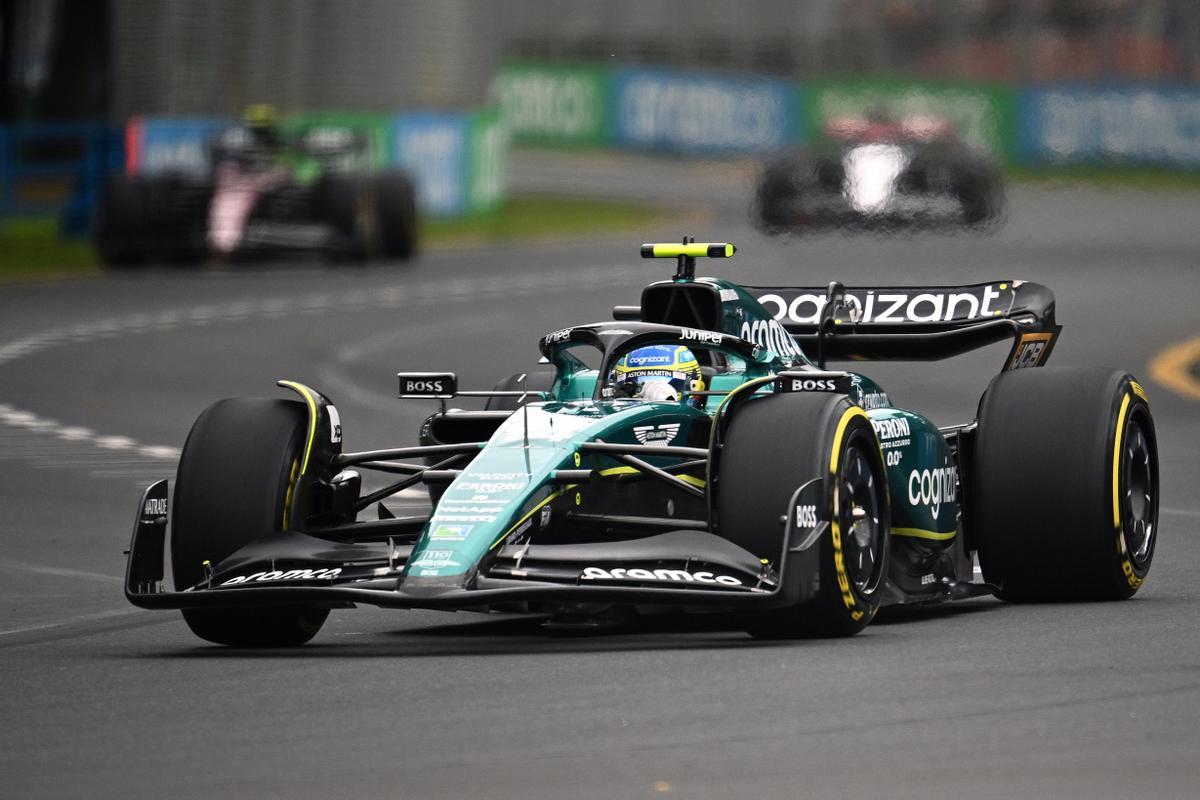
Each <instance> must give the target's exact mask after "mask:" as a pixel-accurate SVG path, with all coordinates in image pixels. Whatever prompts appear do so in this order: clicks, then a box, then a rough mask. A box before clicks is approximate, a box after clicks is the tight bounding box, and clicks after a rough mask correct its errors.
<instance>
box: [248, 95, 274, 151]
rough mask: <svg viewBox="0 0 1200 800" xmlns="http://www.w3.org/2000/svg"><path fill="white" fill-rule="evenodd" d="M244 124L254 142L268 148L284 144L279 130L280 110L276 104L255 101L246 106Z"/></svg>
mask: <svg viewBox="0 0 1200 800" xmlns="http://www.w3.org/2000/svg"><path fill="white" fill-rule="evenodd" d="M242 124H243V125H244V126H245V128H246V131H247V132H248V133H249V135H250V137H251V139H252V140H253V142H254V144H256V145H258V146H260V147H266V148H268V149H273V148H277V147H279V146H280V145H281V144H282V141H283V140H282V136H281V134H280V131H279V112H278V111H276V109H275V106H272V105H269V104H267V103H255V104H254V105H250V106H246V108H245V110H244V111H243V112H242Z"/></svg>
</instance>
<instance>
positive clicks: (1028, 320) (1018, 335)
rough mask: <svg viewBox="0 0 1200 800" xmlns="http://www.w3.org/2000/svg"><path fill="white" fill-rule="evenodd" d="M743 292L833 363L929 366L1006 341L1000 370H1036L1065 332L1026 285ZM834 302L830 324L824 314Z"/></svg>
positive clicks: (1045, 298)
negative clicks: (903, 362)
mask: <svg viewBox="0 0 1200 800" xmlns="http://www.w3.org/2000/svg"><path fill="white" fill-rule="evenodd" d="M744 288H745V290H746V291H747V292H748V293H749V294H750V295H751V296H753V297H754V299H756V300H757V301H758V302H759V303H760V304H761V305H762V306H763V307H764V308H766V309H767V311H768V312H770V313H771V315H772V316H773V317H774V318H775V319H776V320H777V321H778V322H779V323H780V324H781V325H783V327H784V329H786V330H787V332H788V333H790V334H791V335H792V338H794V339H795V340H796V342H797V343H799V344H800V346H801V347H802V348H804V350H805V352H806V353H809V354H811V353H814V352H821V353H823V355H824V357H825V358H832V359H850V360H888V359H894V360H907V361H929V360H936V359H941V358H949V357H951V356H956V355H960V354H962V353H966V352H969V351H971V350H975V349H977V348H980V347H984V346H986V345H989V344H993V343H996V342H1001V341H1005V340H1007V339H1011V340H1012V342H1013V345H1012V348H1011V349H1010V350H1009V353H1008V356H1007V358H1006V360H1005V364H1004V369H1006V370H1009V369H1018V368H1021V367H1037V366H1041V365H1043V364H1045V363H1046V360H1047V359H1048V358H1049V357H1050V351H1051V350H1052V349H1053V347H1054V342H1055V340H1056V339H1057V337H1058V333H1059V331H1061V330H1062V326H1061V325H1058V324H1057V323H1056V322H1055V319H1054V293H1053V292H1051V291H1050V290H1049V289H1048V288H1046V287H1045V286H1042V285H1040V284H1037V283H1029V282H1026V281H994V282H991V283H977V284H971V285H968V286H924V287H914V286H883V287H852V288H846V289H844V290H842V289H841V287H840V286H839V287H837V289H838V291H832V290H833V289H834V287H833V286H831V287H830V289H825V288H817V287H812V288H808V287H767V286H746V287H744ZM841 291H844V294H841ZM831 294H833V295H834V297H833V303H834V309H833V314H832V317H830V316H829V314H828V313H825V314H823V312H825V306H826V305H827V304H828V303H829V302H830V300H829V298H830V295H831ZM839 295H840V296H839ZM823 318H824V319H825V320H826V327H825V334H824V336H821V335H820V334H821V321H822V319H823ZM830 321H831V322H832V324H829V323H830ZM819 340H820V341H819Z"/></svg>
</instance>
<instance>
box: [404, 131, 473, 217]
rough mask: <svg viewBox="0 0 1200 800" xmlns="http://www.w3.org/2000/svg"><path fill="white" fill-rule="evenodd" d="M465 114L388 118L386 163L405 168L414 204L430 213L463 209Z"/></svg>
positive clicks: (450, 212) (448, 212) (465, 161)
mask: <svg viewBox="0 0 1200 800" xmlns="http://www.w3.org/2000/svg"><path fill="white" fill-rule="evenodd" d="M467 125H468V118H467V115H466V114H461V113H454V112H445V113H427V114H401V115H399V116H397V117H396V118H395V119H394V120H393V121H392V130H391V147H390V149H391V154H390V159H389V160H390V163H392V164H396V165H398V166H402V167H404V168H405V169H407V170H409V171H410V172H411V173H412V175H413V179H414V180H415V182H416V188H417V206H418V207H419V208H420V209H421V210H422V211H425V212H428V213H430V214H445V215H455V214H461V213H463V212H465V211H466V210H467V138H468V136H467V134H468V129H467Z"/></svg>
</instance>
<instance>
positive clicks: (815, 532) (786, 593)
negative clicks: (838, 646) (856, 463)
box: [125, 479, 829, 610]
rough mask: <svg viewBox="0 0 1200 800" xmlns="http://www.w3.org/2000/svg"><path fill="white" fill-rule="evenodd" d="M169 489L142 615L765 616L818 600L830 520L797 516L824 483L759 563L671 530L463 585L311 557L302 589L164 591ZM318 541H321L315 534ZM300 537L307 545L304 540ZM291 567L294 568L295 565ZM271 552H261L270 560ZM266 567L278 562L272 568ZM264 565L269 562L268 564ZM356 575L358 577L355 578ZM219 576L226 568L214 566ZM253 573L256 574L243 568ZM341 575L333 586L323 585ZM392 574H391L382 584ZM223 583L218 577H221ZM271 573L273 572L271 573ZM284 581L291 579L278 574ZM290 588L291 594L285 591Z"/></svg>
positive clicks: (517, 563) (786, 514)
mask: <svg viewBox="0 0 1200 800" xmlns="http://www.w3.org/2000/svg"><path fill="white" fill-rule="evenodd" d="M167 496H168V487H167V481H165V480H162V481H159V482H157V483H155V484H153V485H152V486H150V487H149V488H148V489H146V491H145V493H144V494H143V496H142V501H141V505H140V506H139V510H138V515H137V519H136V522H135V524H134V529H133V536H132V540H131V542H130V546H129V551H128V562H127V568H126V576H125V596H126V598H127V599H128V600H129V602H131V603H132V604H134V605H135V606H139V607H141V608H151V609H153V608H175V609H184V608H214V607H237V606H249V605H297V604H303V605H319V606H326V607H351V606H353V605H355V604H357V603H366V604H369V605H375V606H380V607H385V608H430V609H467V608H474V609H479V608H486V607H489V606H493V605H500V604H509V603H521V602H526V603H613V604H630V605H647V606H648V605H657V606H666V607H674V608H707V609H722V608H725V609H731V610H732V609H767V608H776V607H782V606H789V605H794V604H796V603H799V602H803V601H805V600H807V599H810V598H811V597H813V596H814V595H815V594H816V591H817V580H818V573H819V553H820V547H819V542H820V540H821V538H822V537H823V536H824V535H825V533H826V531H827V530H828V527H829V521H828V520H826V519H820V518H819V517H820V515H819V514H818V518H817V519H815V520H813V519H811V518H805V519H804V520H803V523H804V524H799V523H800V520H801V518H802V517H805V515H800V514H796V513H792V512H793V510H794V509H795V508H797V506H805V507H810V508H811V507H815V508H817V509H820V508H822V507H823V506H824V503H823V502H821V500H822V498H823V497H824V485H823V481H822V480H821V479H816V480H813V481H810V482H809V483H806V484H805V485H803V486H802V487H800V488H799V489H797V490H796V492H795V493H794V494H793V496H792V501H791V503H790V505H789V507H788V508H787V509H780V512H781V513H780V517H781V522H780V554H779V558H778V560H776V561H769V560H768V561H769V563H766V564H764V563H762V561H761V560H760V559H758V558H756V557H755V556H753V555H752V554H750V553H749V552H747V551H745V550H744V549H742V548H741V547H739V546H737V545H736V544H734V543H732V542H730V541H728V540H727V539H723V538H721V537H719V536H717V535H716V534H713V533H710V532H708V531H702V530H677V531H668V532H666V533H663V534H659V535H656V536H650V537H646V538H642V539H634V540H631V541H621V542H602V543H596V544H587V545H553V544H539V545H532V544H526V545H507V546H505V547H503V548H501V549H500V550H499V551H498V552H497V553H496V554H495V557H494V558H493V559H491V560H490V562H489V563H488V564H487V565H486V567H483V568H481V569H477V570H476V571H474V573H473V574H470V575H469V576H468V577H467V579H466V580H465V581H464V583H463V584H461V585H457V586H454V585H447V584H444V583H442V584H437V583H429V582H425V581H423V580H422V579H420V578H416V577H408V578H405V577H403V575H402V568H403V562H404V560H405V559H406V558H407V554H408V553H410V552H411V550H412V548H411V547H404V548H396V547H393V546H389V548H388V553H387V555H386V557H385V560H384V562H383V565H382V566H373V565H371V564H363V563H360V562H355V561H349V562H344V564H342V565H341V566H339V565H338V564H337V563H336V562H331V561H329V560H328V555H327V554H328V551H329V549H330V548H329V546H328V544H329V543H328V542H324V541H323V540H320V539H315V540H314V541H316V542H318V543H320V544H322V545H324V547H323V549H324V551H325V554H324V555H325V558H324V559H323V560H318V558H317V553H316V552H314V553H313V558H312V559H311V561H309V562H307V563H305V566H307V567H310V568H309V569H297V570H292V572H294V573H301V574H303V576H304V577H303V578H300V579H298V580H297V581H294V582H290V583H289V582H288V581H287V580H286V579H285V580H283V581H279V582H277V583H271V584H269V585H261V583H259V582H255V581H250V580H245V581H240V582H237V583H235V584H233V585H228V583H226V585H221V583H220V582H216V581H211V580H210V581H209V582H208V583H207V584H204V583H202V584H200V585H197V586H194V587H188V588H185V589H183V590H182V591H166V590H165V589H164V587H163V576H164V568H163V561H164V559H163V557H164V544H165V541H166V532H167V513H166V509H167ZM312 535H313V536H319V533H317V534H312ZM288 536H291V534H288V533H284V534H276V536H275V537H272V536H271V535H269V534H268V535H265V536H264V537H263V538H262V539H260V540H259V542H258V543H252V544H251V545H248V546H247V548H243V551H238V553H237V554H233V555H232V556H230V558H231V559H233V558H234V557H235V556H239V554H240V557H241V561H242V562H243V563H252V561H251V560H250V559H251V557H248V556H247V555H246V553H245V552H244V551H246V550H250V551H252V552H253V551H254V548H255V547H256V546H257V547H258V549H259V550H262V549H263V548H264V547H268V548H269V546H270V545H271V544H272V542H277V541H279V539H278V537H288ZM300 536H308V534H301V535H300ZM289 555H293V557H292V558H291V559H290V561H289V565H293V564H295V563H297V562H296V559H295V558H294V554H289ZM264 556H265V553H254V555H253V558H263V557H264ZM266 561H267V563H272V564H273V563H274V559H273V558H267V559H266ZM223 563H224V562H223ZM259 563H263V562H262V561H260V562H259ZM356 567H357V569H356ZM218 569H220V565H218ZM246 569H249V567H246ZM330 573H333V574H334V575H335V576H336V577H331V578H327V577H325V576H326V575H329V574H330ZM380 573H384V574H380ZM214 574H216V573H214ZM271 574H274V573H271ZM282 574H283V575H286V574H287V573H282ZM284 584H287V585H284Z"/></svg>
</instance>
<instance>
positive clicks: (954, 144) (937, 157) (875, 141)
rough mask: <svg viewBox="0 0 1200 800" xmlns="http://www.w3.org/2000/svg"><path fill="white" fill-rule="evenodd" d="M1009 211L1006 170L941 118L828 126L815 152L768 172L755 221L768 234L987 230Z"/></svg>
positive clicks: (791, 157)
mask: <svg viewBox="0 0 1200 800" xmlns="http://www.w3.org/2000/svg"><path fill="white" fill-rule="evenodd" d="M1003 211H1004V185H1003V179H1002V177H1001V174H1000V169H999V167H998V166H997V165H996V163H995V162H994V161H993V160H992V159H991V158H990V157H989V156H988V155H987V154H985V153H983V152H982V151H980V150H978V149H977V148H973V147H971V146H970V145H969V144H967V143H966V142H965V141H964V140H963V139H962V138H961V137H959V136H958V135H957V134H956V133H955V132H954V129H953V127H952V126H951V125H950V124H949V123H948V122H947V121H945V120H942V119H938V118H933V117H928V116H916V117H908V118H904V119H895V118H891V117H886V116H884V117H881V116H878V115H874V116H871V117H869V118H839V119H833V120H830V122H829V124H828V125H826V126H825V130H824V135H823V136H822V137H821V138H820V139H819V140H818V142H817V143H816V144H815V145H814V146H813V147H811V148H805V149H800V150H795V151H791V152H788V153H784V154H782V155H779V156H777V157H775V158H773V159H771V160H770V161H768V162H767V164H766V165H765V166H764V168H763V171H762V174H761V177H760V178H759V182H758V188H757V191H756V195H755V203H754V207H753V213H752V216H753V218H754V221H755V223H756V224H757V225H758V227H759V228H761V229H762V230H764V231H766V232H768V233H781V232H789V231H790V232H798V231H804V230H808V229H821V228H828V227H833V226H837V227H841V228H847V229H851V230H853V229H866V230H875V231H878V230H888V229H901V230H904V229H910V228H912V227H914V226H933V225H947V224H951V225H967V226H981V225H986V224H988V223H992V222H994V221H996V220H997V219H999V218H1000V217H1001V215H1002V214H1003Z"/></svg>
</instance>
